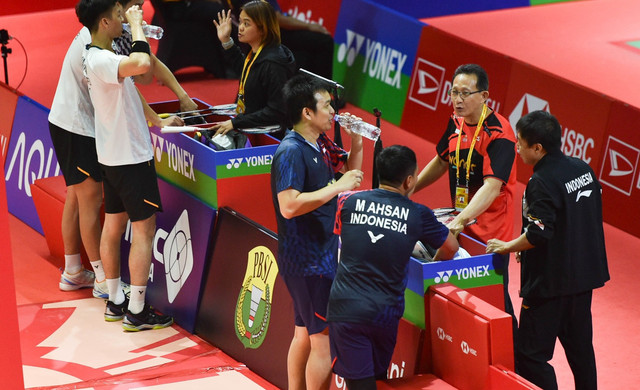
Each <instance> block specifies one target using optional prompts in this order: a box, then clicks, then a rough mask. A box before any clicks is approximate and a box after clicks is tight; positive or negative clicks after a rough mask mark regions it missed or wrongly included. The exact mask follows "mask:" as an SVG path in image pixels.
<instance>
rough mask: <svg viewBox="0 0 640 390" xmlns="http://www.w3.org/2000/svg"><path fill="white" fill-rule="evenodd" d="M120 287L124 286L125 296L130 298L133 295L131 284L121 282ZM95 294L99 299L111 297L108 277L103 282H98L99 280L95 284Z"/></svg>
mask: <svg viewBox="0 0 640 390" xmlns="http://www.w3.org/2000/svg"><path fill="white" fill-rule="evenodd" d="M120 287H122V291H123V292H124V296H125V297H127V299H128V298H129V295H131V286H129V285H128V284H127V283H124V282H120ZM93 296H94V297H95V298H99V299H109V288H108V287H107V279H105V280H103V281H102V282H98V281H97V280H96V281H95V282H94V284H93Z"/></svg>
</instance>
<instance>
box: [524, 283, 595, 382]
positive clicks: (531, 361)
mask: <svg viewBox="0 0 640 390" xmlns="http://www.w3.org/2000/svg"><path fill="white" fill-rule="evenodd" d="M591 298H592V291H591V290H589V291H587V292H583V293H579V294H575V295H565V296H560V297H554V298H524V299H523V301H522V310H521V311H520V327H519V328H518V333H517V337H516V372H517V373H518V374H519V375H521V376H522V377H524V378H526V379H527V380H529V381H531V382H532V383H534V384H536V385H538V386H540V387H541V388H543V389H544V390H555V389H557V388H558V383H557V381H556V374H555V371H554V370H553V367H552V366H551V365H550V364H549V360H551V358H552V357H553V350H554V348H555V344H556V338H558V339H559V340H560V342H561V343H562V347H563V348H564V350H565V353H566V355H567V361H568V362H569V366H570V367H571V371H572V372H573V378H574V381H575V386H576V390H591V389H597V387H598V381H597V373H596V359H595V354H594V352H593V326H592V319H591Z"/></svg>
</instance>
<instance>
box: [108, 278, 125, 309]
mask: <svg viewBox="0 0 640 390" xmlns="http://www.w3.org/2000/svg"><path fill="white" fill-rule="evenodd" d="M107 288H108V289H109V300H110V301H111V302H113V303H115V304H116V305H119V304H121V303H122V302H124V291H122V287H121V286H120V278H117V279H107Z"/></svg>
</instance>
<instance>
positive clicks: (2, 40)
mask: <svg viewBox="0 0 640 390" xmlns="http://www.w3.org/2000/svg"><path fill="white" fill-rule="evenodd" d="M10 38H11V37H10V36H9V32H8V31H7V30H5V29H2V30H0V44H2V60H3V63H4V82H5V84H7V85H9V72H8V71H7V55H8V54H11V49H9V48H8V47H7V43H9V39H10Z"/></svg>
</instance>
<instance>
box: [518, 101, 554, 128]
mask: <svg viewBox="0 0 640 390" xmlns="http://www.w3.org/2000/svg"><path fill="white" fill-rule="evenodd" d="M538 110H544V111H546V112H551V111H549V102H547V101H546V100H544V99H541V98H539V97H537V96H533V95H531V94H528V93H525V94H524V95H523V96H522V98H521V99H520V101H519V102H518V104H516V107H515V108H514V109H513V111H512V112H511V114H510V115H509V123H510V124H511V128H513V131H514V132H515V131H516V123H518V121H519V120H520V118H522V117H523V116H525V115H527V114H528V113H530V112H532V111H538Z"/></svg>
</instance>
